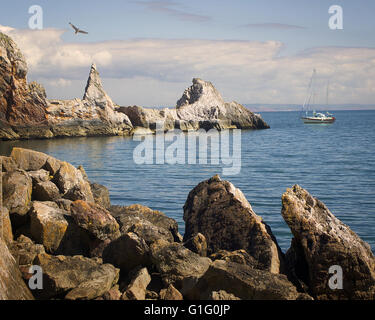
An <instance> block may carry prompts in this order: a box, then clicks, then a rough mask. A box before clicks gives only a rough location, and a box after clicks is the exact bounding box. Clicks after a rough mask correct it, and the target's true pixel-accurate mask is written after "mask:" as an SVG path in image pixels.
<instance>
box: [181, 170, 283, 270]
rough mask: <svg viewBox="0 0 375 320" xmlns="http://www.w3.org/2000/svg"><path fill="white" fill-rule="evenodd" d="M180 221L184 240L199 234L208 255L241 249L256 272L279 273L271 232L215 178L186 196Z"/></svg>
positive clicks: (236, 194) (230, 188)
mask: <svg viewBox="0 0 375 320" xmlns="http://www.w3.org/2000/svg"><path fill="white" fill-rule="evenodd" d="M184 221H185V223H186V225H185V235H184V239H186V240H188V239H189V238H191V237H192V236H193V235H195V234H196V233H198V232H200V233H202V234H203V235H204V236H205V238H206V241H207V247H208V254H212V253H215V252H217V251H219V250H228V251H234V250H238V249H244V250H246V251H247V252H248V253H249V254H250V255H251V256H252V257H253V258H254V259H255V260H256V261H257V268H259V269H263V270H268V271H270V272H272V273H279V272H280V271H283V270H282V269H283V254H282V252H281V250H280V248H279V246H278V244H277V242H276V239H275V237H274V236H273V234H272V231H271V228H270V227H269V226H268V225H267V224H265V223H264V222H263V221H262V219H261V218H260V217H259V216H257V215H256V214H255V212H254V211H253V210H252V208H251V206H250V204H249V202H248V201H247V200H246V198H245V196H244V195H243V194H242V192H241V191H240V190H239V189H236V188H235V187H234V186H233V185H232V184H231V183H230V182H228V181H222V180H221V179H220V177H219V176H215V177H213V178H211V179H209V180H206V181H203V182H201V183H200V184H198V185H197V186H196V187H195V188H194V189H193V190H192V191H191V192H190V193H189V196H188V198H187V200H186V203H185V205H184Z"/></svg>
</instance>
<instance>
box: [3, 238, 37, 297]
mask: <svg viewBox="0 0 375 320" xmlns="http://www.w3.org/2000/svg"><path fill="white" fill-rule="evenodd" d="M0 300H34V297H33V295H32V294H31V292H30V290H29V288H28V287H27V286H26V284H25V282H24V281H23V279H22V276H21V272H20V270H19V269H18V265H17V263H16V260H15V259H14V258H13V256H12V254H11V253H10V251H9V249H8V247H7V245H6V244H5V242H4V241H3V240H2V239H1V238H0Z"/></svg>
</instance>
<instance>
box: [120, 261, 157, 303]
mask: <svg viewBox="0 0 375 320" xmlns="http://www.w3.org/2000/svg"><path fill="white" fill-rule="evenodd" d="M150 282H151V276H150V274H149V273H148V271H147V269H146V268H142V269H140V270H138V271H137V272H136V274H135V276H134V277H133V279H132V280H131V282H130V284H129V285H128V287H127V288H126V290H125V292H124V294H123V295H122V297H121V299H122V300H145V299H146V288H147V286H148V285H149V283H150Z"/></svg>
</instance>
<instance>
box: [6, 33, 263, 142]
mask: <svg viewBox="0 0 375 320" xmlns="http://www.w3.org/2000/svg"><path fill="white" fill-rule="evenodd" d="M27 72H28V69H27V63H26V60H25V58H24V56H23V54H22V52H21V51H20V50H19V49H18V47H17V45H16V43H15V42H14V41H13V40H12V39H11V38H10V37H8V36H7V35H5V34H3V33H0V140H16V139H50V138H55V137H82V136H116V135H122V136H123V135H125V136H129V135H133V134H136V133H139V132H141V133H154V132H155V130H156V129H157V128H156V127H157V125H158V124H160V128H159V129H161V130H165V131H167V130H174V129H180V130H182V131H191V130H198V129H205V130H209V129H212V128H215V129H217V130H224V129H235V128H238V129H267V128H269V126H268V124H267V123H266V122H265V121H264V120H263V119H262V118H261V116H259V115H257V114H254V113H253V112H251V111H250V110H248V109H247V108H245V107H244V106H242V105H240V104H239V103H237V102H231V103H226V102H225V101H224V100H223V98H222V97H221V95H220V93H219V92H218V91H217V90H216V89H215V87H214V86H213V85H212V84H211V83H210V82H207V81H203V80H201V79H193V85H192V86H191V87H189V88H188V89H186V90H185V92H184V93H183V95H182V97H181V98H180V99H179V100H178V101H177V104H176V107H175V108H164V109H150V108H142V107H139V106H132V107H121V106H118V105H116V104H115V103H113V101H112V99H111V98H110V97H109V96H108V94H107V93H106V92H105V90H104V88H103V85H102V81H101V79H100V76H99V72H98V70H97V67H96V65H95V64H92V66H91V69H90V74H89V78H88V80H87V85H86V88H85V92H84V95H83V98H82V99H78V98H76V99H71V100H49V99H47V94H46V92H45V89H44V88H43V87H42V85H40V84H38V83H36V82H31V83H28V82H27Z"/></svg>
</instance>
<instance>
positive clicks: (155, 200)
mask: <svg viewBox="0 0 375 320" xmlns="http://www.w3.org/2000/svg"><path fill="white" fill-rule="evenodd" d="M334 114H335V116H336V118H337V121H336V123H334V124H332V125H305V124H303V123H302V122H301V121H300V120H299V116H300V114H299V113H298V112H269V113H263V114H262V116H263V118H264V119H265V120H266V121H267V122H268V123H269V125H270V126H271V129H269V130H260V131H242V133H241V138H242V152H241V154H240V156H241V161H242V168H241V172H240V174H239V175H234V176H225V177H223V178H224V179H226V180H229V181H231V182H232V183H233V184H234V185H235V186H236V187H238V188H240V189H241V190H242V192H243V193H244V194H245V196H246V197H247V199H248V200H249V202H250V203H251V205H252V207H253V209H254V211H255V212H256V213H257V214H258V215H260V216H262V217H263V218H264V220H265V222H267V223H268V224H269V225H270V226H271V228H272V231H273V233H274V234H275V235H276V238H277V240H278V242H279V244H280V246H281V247H282V249H283V250H286V249H287V248H288V247H289V244H290V239H291V233H290V231H289V228H288V227H287V225H286V224H285V222H284V221H283V219H282V217H281V214H280V211H281V195H282V194H283V192H284V191H285V190H286V188H288V187H291V186H292V185H293V184H296V183H297V184H299V185H301V186H302V187H304V188H306V189H307V190H308V191H309V192H310V193H311V194H312V195H314V196H316V197H318V198H319V199H320V200H322V201H323V202H324V203H325V204H326V205H327V206H328V208H329V209H330V210H331V211H332V212H333V213H334V214H335V215H336V216H337V217H338V218H339V219H341V220H342V221H343V222H344V223H346V224H348V225H349V226H350V227H351V228H352V229H353V230H354V231H355V232H356V233H358V234H359V235H360V237H361V238H362V239H364V240H365V241H367V242H368V243H369V244H370V245H371V247H372V249H373V250H374V248H375V170H374V164H375V148H374V142H375V130H374V125H375V111H336V112H334ZM139 143H140V142H138V141H133V139H132V138H124V137H93V138H67V139H55V140H31V141H13V142H0V144H1V145H0V154H9V153H10V151H11V148H12V147H13V146H21V147H25V148H31V149H34V150H39V151H42V152H45V153H48V154H50V155H53V156H55V157H56V158H58V159H62V160H65V161H68V162H71V163H72V164H74V165H76V166H78V165H80V164H81V165H83V166H84V168H85V169H86V172H87V174H88V176H89V178H90V180H91V181H95V182H98V183H101V184H104V185H106V186H107V187H108V188H109V189H110V193H111V201H112V203H113V204H124V205H130V204H133V203H141V204H144V205H146V206H149V207H151V208H153V209H157V210H160V211H163V212H165V213H166V214H167V215H168V216H170V217H172V218H174V219H176V220H177V221H178V223H179V227H180V232H181V233H183V232H184V223H183V219H182V216H183V209H182V207H183V205H184V203H185V201H186V198H187V195H188V193H189V191H190V190H191V189H192V188H193V187H194V186H196V185H197V184H198V183H199V182H201V181H202V180H205V179H208V178H210V177H211V176H213V175H215V174H217V173H219V174H220V175H222V167H221V166H220V165H210V164H208V165H187V164H184V165H168V164H164V165H156V164H153V165H137V164H135V163H134V160H133V150H134V148H135V147H136V146H137V145H138V144H139Z"/></svg>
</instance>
